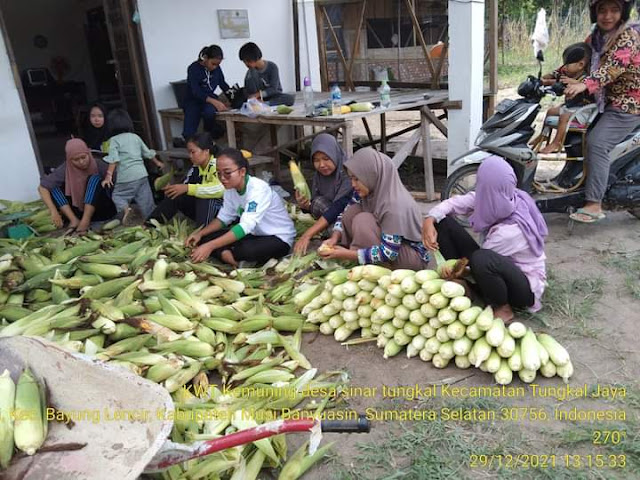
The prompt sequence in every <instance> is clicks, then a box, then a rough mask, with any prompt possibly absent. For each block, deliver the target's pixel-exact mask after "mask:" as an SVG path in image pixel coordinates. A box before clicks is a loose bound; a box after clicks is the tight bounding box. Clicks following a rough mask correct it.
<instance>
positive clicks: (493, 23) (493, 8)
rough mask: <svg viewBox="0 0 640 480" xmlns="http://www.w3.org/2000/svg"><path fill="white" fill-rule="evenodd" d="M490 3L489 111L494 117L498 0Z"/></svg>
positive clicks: (496, 84)
mask: <svg viewBox="0 0 640 480" xmlns="http://www.w3.org/2000/svg"><path fill="white" fill-rule="evenodd" d="M488 1H489V94H490V95H489V109H488V110H489V111H488V112H487V116H488V117H489V116H491V115H493V112H494V110H495V107H496V95H497V93H498V0H488Z"/></svg>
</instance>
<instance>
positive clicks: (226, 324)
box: [202, 318, 238, 333]
mask: <svg viewBox="0 0 640 480" xmlns="http://www.w3.org/2000/svg"><path fill="white" fill-rule="evenodd" d="M202 324H203V325H205V326H207V327H209V328H210V329H212V330H215V331H218V332H225V333H236V329H237V327H238V323H237V322H236V321H234V320H229V319H228V318H204V319H202Z"/></svg>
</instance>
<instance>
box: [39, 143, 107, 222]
mask: <svg viewBox="0 0 640 480" xmlns="http://www.w3.org/2000/svg"><path fill="white" fill-rule="evenodd" d="M65 156H66V161H65V162H64V163H63V164H62V165H60V166H59V167H58V168H56V169H55V170H54V171H53V172H51V173H50V174H49V175H46V176H44V177H42V179H41V180H40V186H39V187H38V193H40V197H41V198H42V201H43V202H44V203H45V205H46V206H47V207H48V208H49V211H50V212H51V221H52V222H53V224H54V225H55V226H56V227H58V228H61V227H62V225H63V224H64V220H63V218H62V216H61V215H60V214H61V213H62V215H64V216H65V217H66V219H67V220H68V222H69V228H68V230H67V232H66V233H67V234H71V233H74V232H75V233H78V234H83V233H85V232H86V231H87V230H88V229H89V226H90V225H91V221H92V220H97V221H103V220H108V219H110V218H112V217H113V216H114V215H115V214H116V209H115V206H114V205H113V202H112V201H111V198H110V196H109V194H108V193H107V192H106V191H105V190H104V189H103V188H102V186H101V185H100V182H101V180H102V178H103V177H104V175H105V173H106V172H107V168H108V165H107V164H106V163H105V162H103V161H102V160H96V159H95V158H93V156H92V155H91V151H90V150H89V147H88V146H87V144H86V143H84V141H83V140H81V139H79V138H72V139H71V140H69V141H68V142H67V144H66V145H65Z"/></svg>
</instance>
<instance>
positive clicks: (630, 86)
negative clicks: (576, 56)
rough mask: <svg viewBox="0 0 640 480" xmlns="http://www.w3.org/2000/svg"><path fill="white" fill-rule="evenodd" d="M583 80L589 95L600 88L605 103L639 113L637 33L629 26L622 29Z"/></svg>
mask: <svg viewBox="0 0 640 480" xmlns="http://www.w3.org/2000/svg"><path fill="white" fill-rule="evenodd" d="M584 83H585V84H586V86H587V89H588V90H589V93H591V94H595V93H596V92H598V91H599V90H600V89H602V88H604V89H605V100H606V103H607V105H611V106H612V107H613V108H615V109H616V110H620V111H621V112H625V113H630V114H633V115H640V34H639V33H638V32H637V31H636V30H634V29H633V28H632V27H629V28H627V29H625V30H623V31H622V33H620V35H619V36H618V39H617V40H616V42H615V43H614V44H613V46H612V47H611V48H610V49H609V50H607V51H606V52H604V53H603V54H602V59H601V62H600V68H598V70H596V71H594V72H592V73H591V75H589V76H588V77H587V78H586V79H585V80H584Z"/></svg>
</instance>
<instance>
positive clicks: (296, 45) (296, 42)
mask: <svg viewBox="0 0 640 480" xmlns="http://www.w3.org/2000/svg"><path fill="white" fill-rule="evenodd" d="M291 3H292V4H293V51H294V55H295V57H294V60H295V71H296V92H299V91H300V90H302V89H301V88H300V27H299V25H298V24H299V22H300V14H299V13H298V0H291ZM306 20H307V19H306V18H305V22H306ZM305 28H306V26H305Z"/></svg>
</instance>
